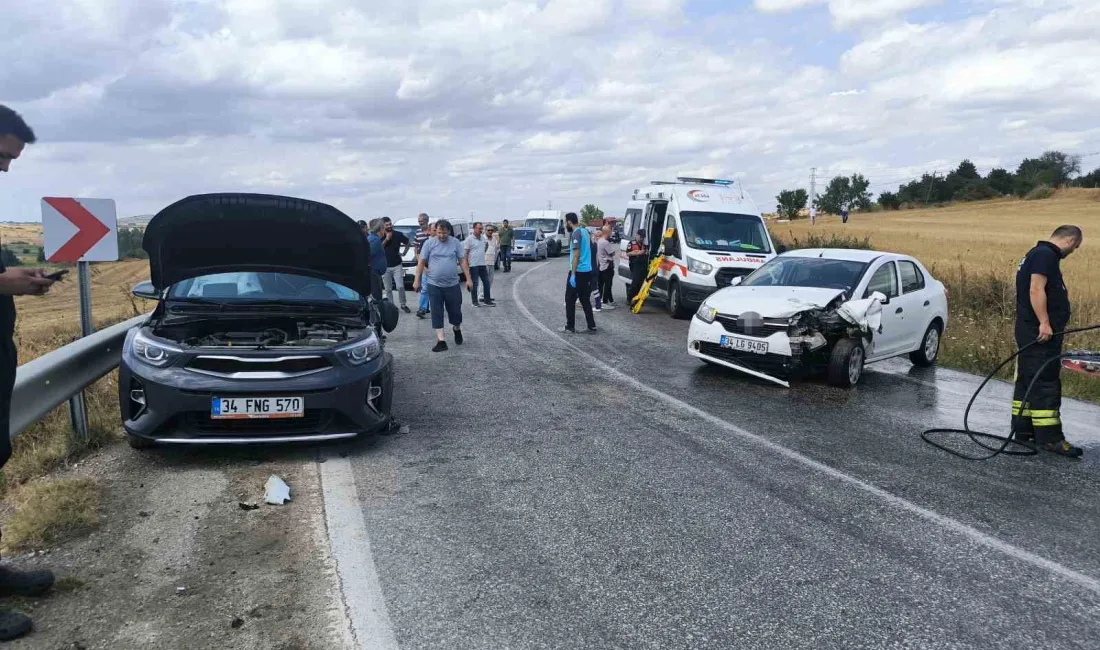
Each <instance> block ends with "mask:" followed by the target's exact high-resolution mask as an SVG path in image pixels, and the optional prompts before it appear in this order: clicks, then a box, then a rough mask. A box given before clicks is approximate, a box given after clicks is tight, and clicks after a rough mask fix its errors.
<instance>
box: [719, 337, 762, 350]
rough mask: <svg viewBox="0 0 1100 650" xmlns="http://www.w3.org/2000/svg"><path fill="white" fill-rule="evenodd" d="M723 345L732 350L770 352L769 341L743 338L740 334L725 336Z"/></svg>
mask: <svg viewBox="0 0 1100 650" xmlns="http://www.w3.org/2000/svg"><path fill="white" fill-rule="evenodd" d="M722 347H724V348H729V349H731V350H741V351H743V352H753V353H755V354H767V353H768V342H767V341H755V340H753V339H743V338H741V337H740V336H723V337H722Z"/></svg>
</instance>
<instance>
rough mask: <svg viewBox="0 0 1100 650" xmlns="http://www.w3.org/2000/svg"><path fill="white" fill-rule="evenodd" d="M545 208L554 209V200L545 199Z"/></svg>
mask: <svg viewBox="0 0 1100 650" xmlns="http://www.w3.org/2000/svg"><path fill="white" fill-rule="evenodd" d="M546 209H547V210H553V209H554V202H553V201H547V202H546Z"/></svg>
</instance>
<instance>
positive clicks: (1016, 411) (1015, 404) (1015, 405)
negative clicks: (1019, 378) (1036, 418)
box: [1012, 399, 1035, 418]
mask: <svg viewBox="0 0 1100 650" xmlns="http://www.w3.org/2000/svg"><path fill="white" fill-rule="evenodd" d="M1023 405H1024V403H1023V402H1021V401H1020V400H1018V399H1016V400H1012V415H1020V407H1021V406H1023ZM1034 413H1035V412H1034V411H1032V410H1031V409H1024V412H1023V415H1024V417H1025V418H1029V417H1031V416H1032V415H1034Z"/></svg>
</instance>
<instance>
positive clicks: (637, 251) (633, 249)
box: [626, 229, 649, 306]
mask: <svg viewBox="0 0 1100 650" xmlns="http://www.w3.org/2000/svg"><path fill="white" fill-rule="evenodd" d="M648 256H649V251H648V250H646V245H645V230H644V229H643V230H639V231H638V232H636V233H634V241H632V242H630V244H629V245H628V246H627V248H626V257H627V259H628V260H630V288H629V289H627V291H626V304H627V305H629V306H633V305H634V298H635V297H636V296H637V295H638V292H639V291H641V290H642V283H644V282H645V274H646V271H647V270H648V268H647V267H648V265H649V259H648Z"/></svg>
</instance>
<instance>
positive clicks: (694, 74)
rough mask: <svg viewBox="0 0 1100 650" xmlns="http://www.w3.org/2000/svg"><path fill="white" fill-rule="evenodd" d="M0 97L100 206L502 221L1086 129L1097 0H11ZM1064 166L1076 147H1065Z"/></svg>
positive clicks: (1099, 101)
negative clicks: (297, 202)
mask: <svg viewBox="0 0 1100 650" xmlns="http://www.w3.org/2000/svg"><path fill="white" fill-rule="evenodd" d="M4 5H5V8H4V13H5V15H4V20H3V23H2V24H3V27H2V28H0V29H2V30H3V39H0V61H2V63H0V103H5V104H8V105H10V106H12V107H13V108H15V109H16V110H19V111H20V112H22V113H23V114H24V116H25V117H26V118H27V119H28V121H30V122H31V125H32V126H33V127H34V128H35V130H36V131H37V133H38V136H39V143H38V144H36V145H34V146H32V147H30V148H29V149H28V151H27V152H26V154H25V156H24V157H23V158H22V159H20V160H19V161H18V162H17V163H15V164H14V165H13V168H12V173H10V174H6V175H4V176H3V177H2V178H0V219H7V220H38V219H39V212H40V208H39V199H40V197H42V196H44V195H60V196H79V197H104V198H114V199H115V200H116V201H117V203H118V206H119V212H120V215H122V216H126V215H133V214H140V213H148V212H155V211H156V210H157V209H159V208H161V207H163V206H165V205H166V204H168V203H170V202H172V201H174V200H176V199H178V198H181V197H183V196H185V195H188V194H193V193H200V192H210V191H250V192H270V193H278V194H289V195H296V196H303V197H307V198H312V199H316V200H321V201H326V202H329V203H332V204H333V205H335V206H337V207H339V208H340V209H342V210H344V211H345V212H347V213H348V214H350V215H352V216H354V217H357V218H360V217H374V216H381V215H383V214H388V215H390V216H393V217H401V216H412V215H414V214H415V213H416V212H418V211H427V212H429V213H431V214H443V215H451V216H457V215H469V213H470V212H471V211H473V212H474V213H475V216H477V217H479V218H495V219H499V218H504V217H512V218H515V217H519V216H522V215H524V214H525V213H526V212H527V210H530V209H540V208H545V207H546V205H547V202H548V201H552V202H553V206H554V208H562V209H579V207H580V206H581V205H583V204H584V203H589V202H594V203H597V204H598V205H600V206H601V207H602V208H604V209H605V211H606V212H607V213H608V214H621V212H622V210H623V208H624V207H625V202H626V200H627V198H628V196H629V193H630V191H631V189H632V188H634V187H636V186H638V185H639V184H644V183H646V182H648V181H649V180H651V179H660V178H670V177H673V176H675V175H677V174H683V173H691V174H706V175H712V176H714V177H735V178H739V179H741V182H742V184H743V186H744V188H745V190H746V191H748V192H750V193H751V194H752V195H753V196H754V197H756V198H757V200H758V202H759V203H760V204H761V206H762V207H763V208H764V209H766V210H770V209H772V208H774V204H775V202H774V196H775V194H776V193H777V192H778V191H779V190H780V189H783V188H786V187H799V186H806V185H807V183H808V177H809V172H810V168H811V167H817V168H818V169H819V174H820V175H823V176H829V175H832V174H835V173H849V172H852V171H861V172H863V173H865V174H866V175H867V176H868V177H869V178H870V179H871V180H872V182H873V185H872V190H875V191H876V192H877V191H881V190H883V189H892V188H893V187H894V186H896V185H897V183H898V182H899V181H903V180H907V179H908V178H911V177H914V176H919V175H920V174H921V173H922V172H924V171H926V170H928V171H931V170H934V169H936V170H940V171H946V170H947V169H949V168H951V167H953V166H954V165H955V164H957V162H958V161H959V160H960V159H961V158H963V157H970V158H971V159H972V160H974V162H975V163H976V164H977V165H978V166H979V168H980V169H982V170H983V171H984V170H986V169H988V168H989V167H990V166H992V165H998V164H999V165H1007V166H1012V167H1014V166H1015V164H1016V163H1017V162H1018V161H1019V159H1020V158H1021V157H1023V156H1027V155H1037V154H1038V153H1040V152H1042V151H1043V150H1044V149H1048V148H1058V149H1062V150H1065V151H1070V152H1076V153H1083V154H1090V153H1092V154H1095V152H1097V151H1100V119H1097V115H1100V75H1098V74H1096V65H1097V63H1096V62H1097V61H1100V38H1097V34H1098V33H1100V2H1097V0H971V1H959V0H955V1H951V2H946V1H944V2H941V1H939V0H742V1H737V0H33V1H32V0H14V1H11V0H9V1H7V2H5V3H4ZM1084 166H1085V167H1086V168H1087V169H1092V168H1094V167H1098V166H1100V155H1092V156H1090V157H1086V158H1085V160H1084Z"/></svg>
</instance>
